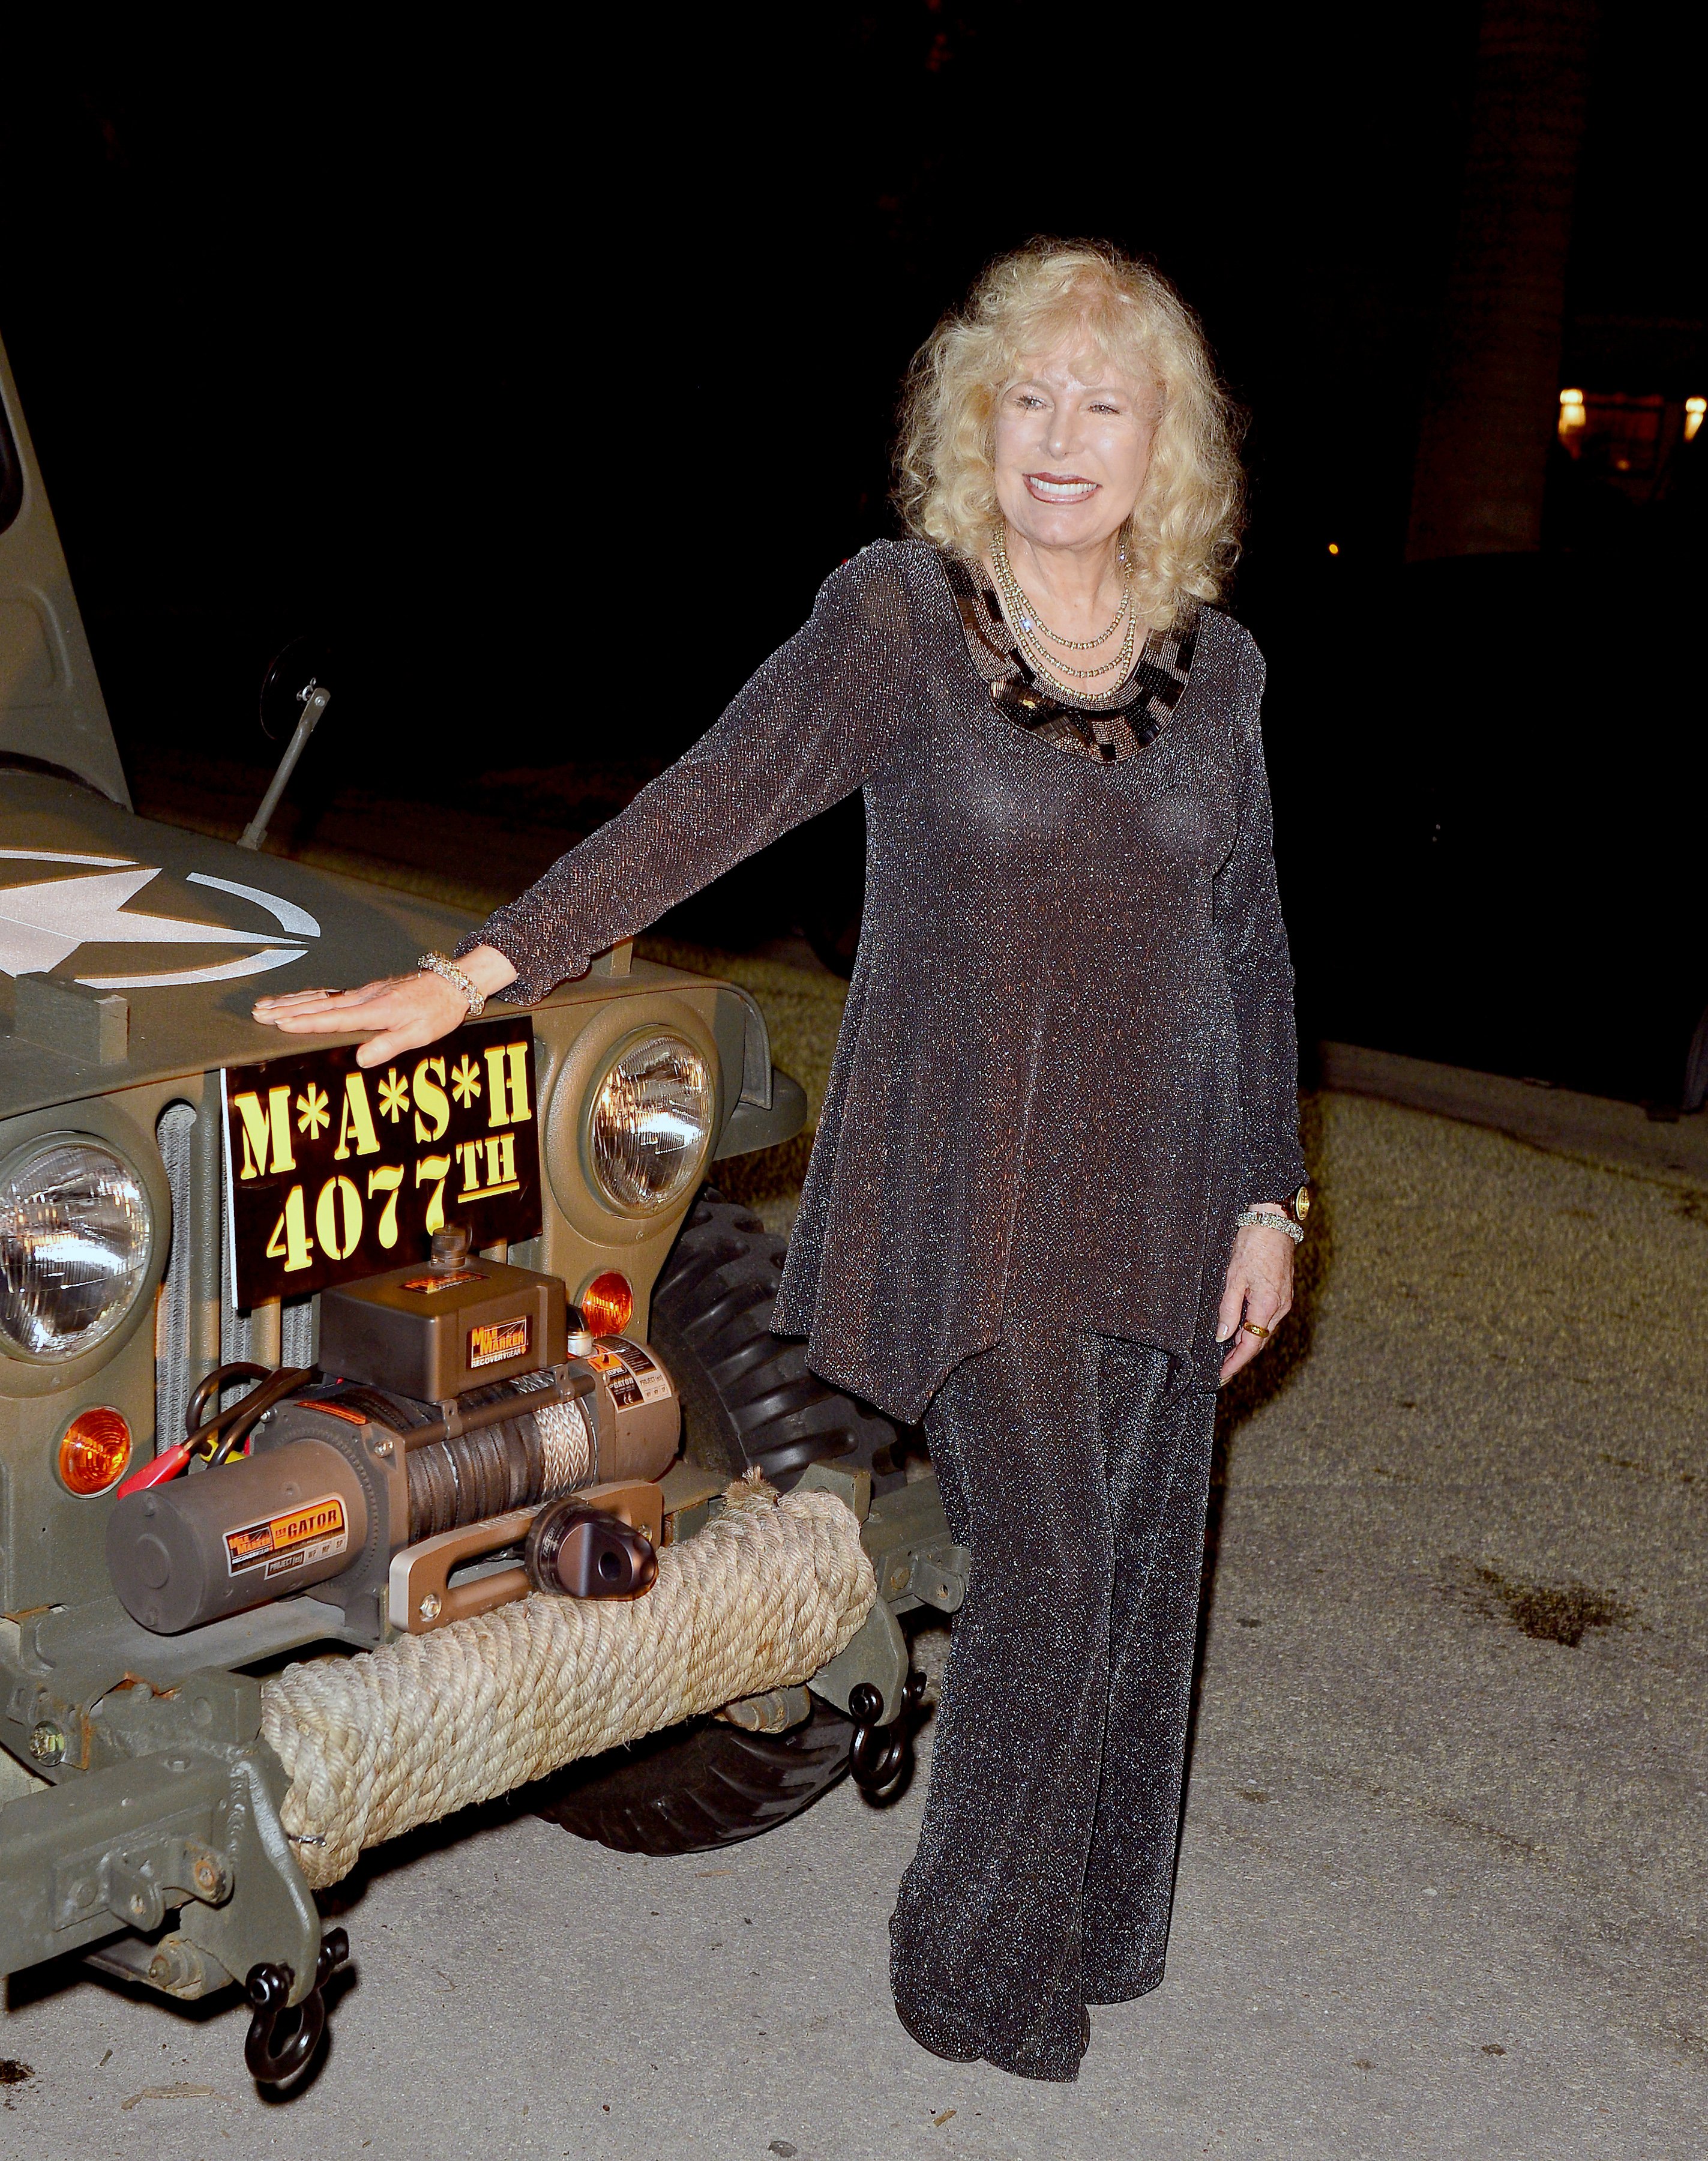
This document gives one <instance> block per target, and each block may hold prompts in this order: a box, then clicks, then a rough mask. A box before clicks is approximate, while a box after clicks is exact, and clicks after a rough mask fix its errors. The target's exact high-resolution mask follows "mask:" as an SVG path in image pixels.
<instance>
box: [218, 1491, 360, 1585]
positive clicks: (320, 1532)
mask: <svg viewBox="0 0 1708 2161" xmlns="http://www.w3.org/2000/svg"><path fill="white" fill-rule="evenodd" d="M349 1544H350V1526H349V1525H348V1523H346V1521H345V1519H344V1503H343V1502H342V1501H341V1500H340V1498H339V1497H338V1496H337V1495H336V1493H326V1494H323V1495H322V1496H321V1497H320V1499H319V1500H318V1501H310V1502H308V1503H307V1504H306V1505H305V1507H300V1508H292V1509H290V1510H289V1511H288V1512H287V1513H285V1514H284V1515H282V1516H268V1517H267V1518H264V1519H263V1521H262V1522H260V1523H245V1524H244V1525H243V1527H242V1529H241V1530H236V1531H227V1533H226V1568H227V1571H228V1573H229V1574H231V1575H247V1574H248V1573H249V1571H250V1570H259V1571H260V1572H261V1574H262V1575H263V1576H269V1577H270V1576H275V1575H289V1574H290V1573H291V1572H292V1571H294V1570H297V1569H302V1568H306V1567H307V1566H308V1565H309V1564H310V1562H311V1561H319V1560H327V1559H328V1558H329V1557H330V1556H331V1554H341V1553H343V1552H344V1551H345V1550H346V1549H347V1548H348V1546H349Z"/></svg>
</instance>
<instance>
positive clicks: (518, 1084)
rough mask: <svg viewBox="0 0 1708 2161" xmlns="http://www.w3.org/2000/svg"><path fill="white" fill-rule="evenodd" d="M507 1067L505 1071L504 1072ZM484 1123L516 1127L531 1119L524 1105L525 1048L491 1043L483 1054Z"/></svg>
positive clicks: (526, 1093)
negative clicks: (486, 1088) (485, 1063)
mask: <svg viewBox="0 0 1708 2161" xmlns="http://www.w3.org/2000/svg"><path fill="white" fill-rule="evenodd" d="M507 1066H508V1068H509V1070H508V1073H507V1072H506V1070H505V1068H506V1067H507ZM487 1080H488V1081H489V1082H490V1083H491V1086H490V1087H489V1088H488V1090H487V1124H488V1125H489V1126H519V1125H523V1124H525V1123H526V1122H527V1121H528V1120H529V1118H531V1117H533V1116H534V1113H533V1112H532V1111H531V1110H530V1109H529V1106H528V1045H527V1044H525V1043H495V1044H492V1046H491V1048H490V1049H488V1050H487Z"/></svg>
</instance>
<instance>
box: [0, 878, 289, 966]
mask: <svg viewBox="0 0 1708 2161" xmlns="http://www.w3.org/2000/svg"><path fill="white" fill-rule="evenodd" d="M5 852H6V853H7V854H8V856H13V857H21V856H22V855H23V851H22V850H16V851H13V850H8V851H5ZM44 859H45V860H47V861H49V862H65V861H67V860H76V859H75V858H68V857H63V856H59V857H55V856H50V855H49V856H45V857H44ZM85 860H88V859H87V858H85ZM95 860H96V861H97V862H98V861H100V860H101V858H99V857H96V858H95ZM106 860H107V861H108V862H111V861H112V860H113V859H112V857H107V859H106ZM159 875H160V873H159V869H158V868H150V867H148V866H146V865H143V864H133V865H132V866H131V867H128V868H126V869H123V870H116V871H112V872H108V873H107V874H106V875H105V876H103V877H61V878H47V879H44V880H42V881H40V882H39V883H36V884H32V885H14V886H6V887H0V971H3V972H4V973H5V974H7V975H9V976H28V975H36V974H40V973H43V972H44V971H46V970H48V969H49V968H55V967H57V966H59V964H60V961H63V960H65V958H66V957H67V956H69V955H70V954H72V953H75V952H76V950H77V948H78V947H79V946H80V945H263V946H266V947H268V950H267V951H265V952H263V953H252V954H246V955H245V956H243V958H242V960H241V961H225V962H222V963H221V964H219V965H218V966H213V967H207V968H184V969H178V970H174V971H169V972H167V973H164V974H156V975H142V976H79V977H78V979H77V980H78V981H79V982H81V983H85V984H87V985H88V986H89V987H91V988H92V989H95V990H125V989H138V990H140V989H143V988H145V987H165V986H167V985H169V984H176V983H201V982H222V981H224V980H225V979H227V977H230V976H253V975H259V974H261V973H263V971H265V970H268V969H271V968H279V967H283V966H284V965H285V963H286V962H287V961H296V960H300V959H301V957H302V952H303V949H302V948H301V947H300V946H298V947H294V948H291V949H289V950H287V949H284V948H281V947H279V946H278V945H275V944H274V943H273V940H275V939H276V938H277V936H278V933H277V932H276V931H254V930H228V929H225V928H224V926H223V925H222V924H217V923H190V922H186V921H185V919H183V918H182V917H181V916H176V915H144V914H129V913H128V912H127V911H126V909H125V906H124V903H126V902H127V901H128V900H129V899H131V898H133V895H135V894H136V893H140V892H141V890H142V888H143V887H144V886H145V885H147V884H148V883H149V882H150V880H151V879H154V878H157V877H159ZM196 882H197V883H200V884H206V885H217V886H220V887H221V889H222V890H225V891H227V892H232V893H242V895H243V896H244V898H248V899H253V900H258V901H260V902H261V903H262V904H263V906H266V907H268V908H269V909H270V911H271V912H272V913H273V914H275V915H277V916H279V919H280V920H281V921H282V922H284V924H285V925H286V927H287V929H293V930H295V931H297V932H298V934H299V935H300V934H301V932H302V930H303V929H306V928H309V927H310V926H312V928H313V929H314V930H315V931H318V929H319V928H320V925H319V924H316V923H315V921H314V918H313V917H312V916H310V915H309V914H307V913H306V911H305V910H304V909H299V908H297V907H296V906H295V905H294V903H291V902H289V901H279V900H278V899H277V898H276V896H273V895H263V893H261V892H260V890H259V889H258V888H253V887H247V886H243V887H239V886H237V885H232V884H227V883H226V881H224V880H221V879H215V878H207V877H202V878H199V879H198V880H197V881H196Z"/></svg>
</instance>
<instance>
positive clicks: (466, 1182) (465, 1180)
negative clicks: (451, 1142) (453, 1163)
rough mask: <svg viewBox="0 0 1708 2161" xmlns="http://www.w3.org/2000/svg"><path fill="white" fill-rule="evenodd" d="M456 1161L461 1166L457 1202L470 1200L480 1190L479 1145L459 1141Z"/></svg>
mask: <svg viewBox="0 0 1708 2161" xmlns="http://www.w3.org/2000/svg"><path fill="white" fill-rule="evenodd" d="M456 1159H457V1161H458V1162H459V1163H460V1164H461V1165H462V1191H461V1193H460V1194H459V1195H457V1198H458V1200H471V1199H472V1198H473V1197H474V1195H476V1194H477V1193H478V1192H479V1191H480V1190H481V1144H480V1143H479V1142H478V1141H459V1142H458V1143H457V1144H456Z"/></svg>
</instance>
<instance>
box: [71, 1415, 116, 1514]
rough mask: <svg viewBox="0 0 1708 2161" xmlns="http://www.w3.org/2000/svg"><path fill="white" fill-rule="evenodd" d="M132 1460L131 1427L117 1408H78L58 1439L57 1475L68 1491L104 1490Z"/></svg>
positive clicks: (114, 1483)
mask: <svg viewBox="0 0 1708 2161" xmlns="http://www.w3.org/2000/svg"><path fill="white" fill-rule="evenodd" d="M130 1460H131V1429H130V1428H129V1427H128V1425H127V1424H125V1422H124V1419H123V1418H122V1415H121V1414H119V1413H118V1412H117V1411H109V1410H98V1411H79V1412H78V1414H77V1415H76V1418H74V1419H72V1421H71V1423H70V1425H68V1426H67V1427H66V1428H65V1439H64V1440H62V1441H61V1442H60V1481H61V1483H62V1484H63V1485H64V1486H65V1490H66V1491H67V1492H70V1493H85V1494H87V1493H104V1492H106V1491H107V1487H109V1486H112V1485H116V1484H117V1481H119V1480H120V1479H121V1478H122V1477H123V1476H124V1471H125V1466H126V1465H127V1464H128V1462H129V1461H130Z"/></svg>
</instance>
